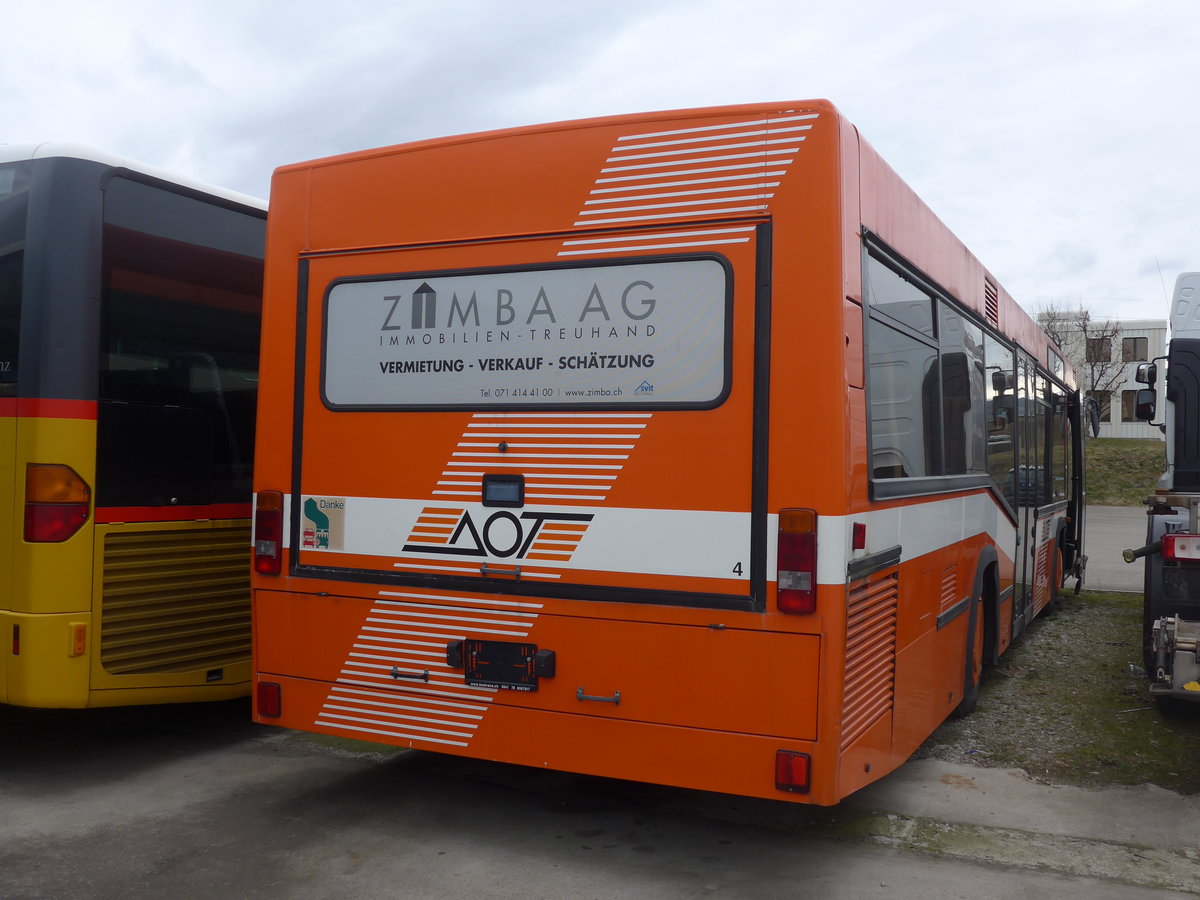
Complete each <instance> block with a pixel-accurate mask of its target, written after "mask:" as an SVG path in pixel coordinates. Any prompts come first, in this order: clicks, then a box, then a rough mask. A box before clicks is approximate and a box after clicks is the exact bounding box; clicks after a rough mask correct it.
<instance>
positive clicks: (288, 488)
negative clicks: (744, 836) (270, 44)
mask: <svg viewBox="0 0 1200 900" xmlns="http://www.w3.org/2000/svg"><path fill="white" fill-rule="evenodd" d="M263 335H264V337H263V354H262V372H261V384H260V402H259V431H258V434H259V438H258V443H257V451H256V454H257V455H256V463H255V491H256V498H257V507H256V515H255V529H256V533H255V575H254V582H253V585H254V598H253V617H254V670H255V675H254V678H255V683H256V691H255V717H256V720H257V721H260V722H267V723H273V724H278V725H282V726H285V727H290V728H298V729H305V730H310V731H316V732H322V733H327V734H335V735H342V736H347V737H355V738H361V739H367V740H374V741H379V742H382V743H388V744H394V745H397V746H404V747H416V748H422V749H428V750H437V751H441V752H447V753H456V754H462V755H467V756H474V757H481V758H487V759H494V760H502V761H506V762H511V763H517V764H522V765H533V766H546V767H551V768H555V769H563V770H569V771H576V772H584V773H592V774H598V775H604V776H610V777H618V778H628V779H635V780H643V781H649V782H655V783H661V784H671V785H680V786H685V787H693V788H701V789H706V790H715V791H724V792H730V793H735V794H744V795H751V796H759V797H778V798H785V799H792V800H799V801H802V802H813V803H820V804H830V803H835V802H837V801H838V800H839V799H840V798H841V797H844V796H845V795H846V794H848V793H850V792H851V791H853V790H855V789H857V788H859V787H861V786H862V785H864V784H867V783H868V782H870V781H872V780H874V779H876V778H878V777H880V776H881V775H883V774H885V773H887V772H889V771H891V770H892V769H894V768H895V767H896V766H898V765H899V764H900V763H901V762H902V761H903V760H904V759H905V758H907V757H908V756H909V755H910V754H911V753H912V752H913V750H914V749H915V748H916V747H917V746H918V745H919V744H920V743H921V742H922V741H923V740H924V739H925V738H926V737H927V736H928V735H929V734H930V733H931V731H932V730H933V729H934V728H935V727H936V726H937V725H938V724H939V723H940V722H941V721H943V720H944V719H945V718H946V716H947V715H949V714H950V713H952V712H954V711H955V710H958V711H959V712H960V713H965V712H968V711H970V709H971V707H972V706H973V704H974V698H975V696H976V694H977V691H978V683H979V677H980V671H981V668H982V665H983V663H984V662H986V661H989V660H994V659H996V658H997V657H998V655H999V654H1000V652H1002V651H1003V650H1004V648H1005V647H1006V646H1007V645H1008V644H1009V643H1010V641H1011V640H1012V638H1013V637H1014V636H1015V635H1016V634H1017V633H1019V632H1020V630H1021V629H1022V628H1023V627H1024V626H1025V624H1026V623H1028V621H1029V620H1030V619H1031V618H1032V617H1033V616H1034V615H1036V614H1037V612H1039V611H1040V610H1041V609H1042V608H1044V607H1045V606H1046V605H1047V603H1048V602H1049V601H1050V599H1051V596H1052V592H1053V590H1054V589H1056V588H1057V587H1058V586H1059V585H1060V584H1061V582H1062V579H1063V578H1064V576H1065V574H1066V573H1073V574H1075V575H1076V576H1077V577H1081V576H1082V563H1083V559H1084V558H1083V556H1082V553H1081V546H1080V538H1081V535H1082V521H1081V518H1080V513H1081V511H1082V480H1081V477H1080V471H1081V470H1080V462H1081V460H1080V453H1079V429H1078V427H1073V426H1072V423H1073V422H1074V423H1076V426H1077V422H1078V405H1079V398H1078V392H1077V390H1076V388H1075V384H1074V378H1073V374H1072V373H1071V372H1070V371H1069V370H1068V369H1067V368H1066V366H1065V365H1064V364H1063V362H1062V360H1061V357H1060V356H1059V355H1058V353H1057V351H1056V350H1055V349H1054V348H1053V347H1052V346H1051V345H1049V344H1048V342H1047V340H1046V338H1045V337H1044V336H1043V335H1042V334H1041V332H1040V331H1038V329H1037V328H1036V326H1035V325H1034V323H1033V322H1032V321H1031V320H1030V319H1029V318H1028V317H1027V316H1026V315H1025V314H1024V313H1023V312H1022V311H1021V310H1020V308H1019V307H1018V306H1017V305H1016V304H1015V303H1014V302H1013V301H1012V300H1011V299H1010V298H1009V297H1008V295H1007V294H1006V293H1004V291H1003V290H1001V289H1000V288H999V286H998V285H997V284H996V282H995V280H994V279H993V278H992V277H991V276H990V275H989V274H988V273H987V271H986V270H985V269H984V268H983V267H982V266H981V265H980V264H979V262H978V261H977V260H975V258H974V257H973V256H971V255H970V253H968V252H967V250H966V249H965V248H964V247H963V246H962V244H961V243H960V242H959V241H958V240H957V239H956V238H955V237H954V236H953V235H952V234H951V233H950V232H949V231H948V230H947V229H946V228H945V226H944V225H942V223H941V222H939V221H938V220H937V219H936V218H935V217H934V215H933V214H932V213H931V212H930V211H929V210H928V209H927V208H926V207H925V206H924V205H923V204H922V203H921V201H920V200H919V199H918V198H917V197H916V196H915V195H914V194H913V193H912V192H911V191H910V190H909V189H908V188H907V187H906V186H905V185H904V183H903V182H902V181H901V180H900V179H899V178H898V177H897V176H896V175H895V174H894V173H893V171H892V170H891V169H889V168H888V167H887V166H886V164H884V163H883V162H882V161H881V160H880V158H879V157H878V156H877V155H876V154H875V153H874V152H873V151H872V150H871V148H870V147H869V146H868V145H867V144H866V143H865V142H863V141H861V140H860V138H859V136H858V133H857V131H856V130H855V129H854V128H853V126H851V125H850V124H849V123H848V122H846V121H845V120H844V119H843V118H842V116H841V115H840V114H839V113H838V112H837V110H836V109H835V108H834V107H832V106H831V105H829V104H828V103H826V102H824V101H815V102H803V103H797V104H785V105H766V104H761V105H754V106H741V107H725V108H716V109H705V110H691V111H682V112H670V113H656V114H646V115H637V116H623V117H615V118H608V119H598V120H591V121H582V122H569V123H562V124H556V125H547V126H539V127H530V128H521V129H513V130H508V131H501V132H495V133H490V134H481V135H468V136H465V137H454V138H446V139H438V140H431V141H425V142H420V143H415V144H408V145H403V146H398V147H392V148H385V149H381V150H375V151H368V152H363V153H357V154H352V155H347V156H342V157H336V158H332V159H327V160H320V161H316V162H311V163H304V164H298V165H293V166H287V167H284V168H281V169H280V170H278V171H277V172H276V174H275V178H274V181H273V185H272V197H271V207H270V214H269V218H268V242H267V284H266V297H265V304H264V319H263ZM1018 533H1024V534H1031V533H1032V534H1034V535H1035V536H1036V539H1035V540H1033V541H1028V540H1027V541H1024V542H1019V541H1018V539H1017V535H1018Z"/></svg>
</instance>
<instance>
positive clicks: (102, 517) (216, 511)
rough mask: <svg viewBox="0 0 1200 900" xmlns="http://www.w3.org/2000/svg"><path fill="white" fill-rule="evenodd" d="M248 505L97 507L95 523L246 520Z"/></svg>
mask: <svg viewBox="0 0 1200 900" xmlns="http://www.w3.org/2000/svg"><path fill="white" fill-rule="evenodd" d="M248 518H250V504H249V503H214V504H211V505H209V506H98V507H96V522H97V523H99V524H101V525H108V524H111V523H113V522H178V521H186V520H195V519H248Z"/></svg>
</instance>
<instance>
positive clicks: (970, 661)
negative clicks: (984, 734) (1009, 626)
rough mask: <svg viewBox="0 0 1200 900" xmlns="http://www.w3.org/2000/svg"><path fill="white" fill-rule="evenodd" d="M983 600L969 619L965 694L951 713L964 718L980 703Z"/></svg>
mask: <svg viewBox="0 0 1200 900" xmlns="http://www.w3.org/2000/svg"><path fill="white" fill-rule="evenodd" d="M984 625H985V622H984V615H983V601H982V600H978V599H977V600H975V602H974V603H973V604H972V605H971V614H970V616H969V617H968V619H967V643H966V652H965V654H964V657H963V695H962V699H961V700H960V701H958V706H956V707H954V712H953V713H951V715H952V716H953V717H954V718H956V719H962V718H965V717H966V716H969V715H970V714H971V713H973V712H975V707H976V706H978V705H979V685H980V683H981V682H982V681H983V642H984V634H985V629H984Z"/></svg>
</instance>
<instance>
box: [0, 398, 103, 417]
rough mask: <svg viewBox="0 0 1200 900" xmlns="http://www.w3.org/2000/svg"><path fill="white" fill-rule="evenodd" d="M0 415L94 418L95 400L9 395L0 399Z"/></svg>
mask: <svg viewBox="0 0 1200 900" xmlns="http://www.w3.org/2000/svg"><path fill="white" fill-rule="evenodd" d="M0 416H15V417H18V418H23V419H95V418H96V401H94V400H51V399H46V398H38V397H10V398H7V399H0Z"/></svg>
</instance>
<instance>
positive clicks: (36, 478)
mask: <svg viewBox="0 0 1200 900" xmlns="http://www.w3.org/2000/svg"><path fill="white" fill-rule="evenodd" d="M91 499H92V489H91V488H90V487H89V486H88V483H87V482H86V481H84V480H83V479H82V478H80V477H79V473H77V472H76V471H75V470H74V469H72V468H71V467H70V466H63V465H58V464H39V463H30V464H29V465H28V466H26V467H25V540H26V541H28V542H29V543H33V544H57V543H62V542H63V541H65V540H66V539H67V538H69V537H71V535H73V534H75V533H76V532H77V531H79V529H80V528H82V527H83V525H84V523H85V522H87V520H88V513H89V510H90V508H91Z"/></svg>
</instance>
